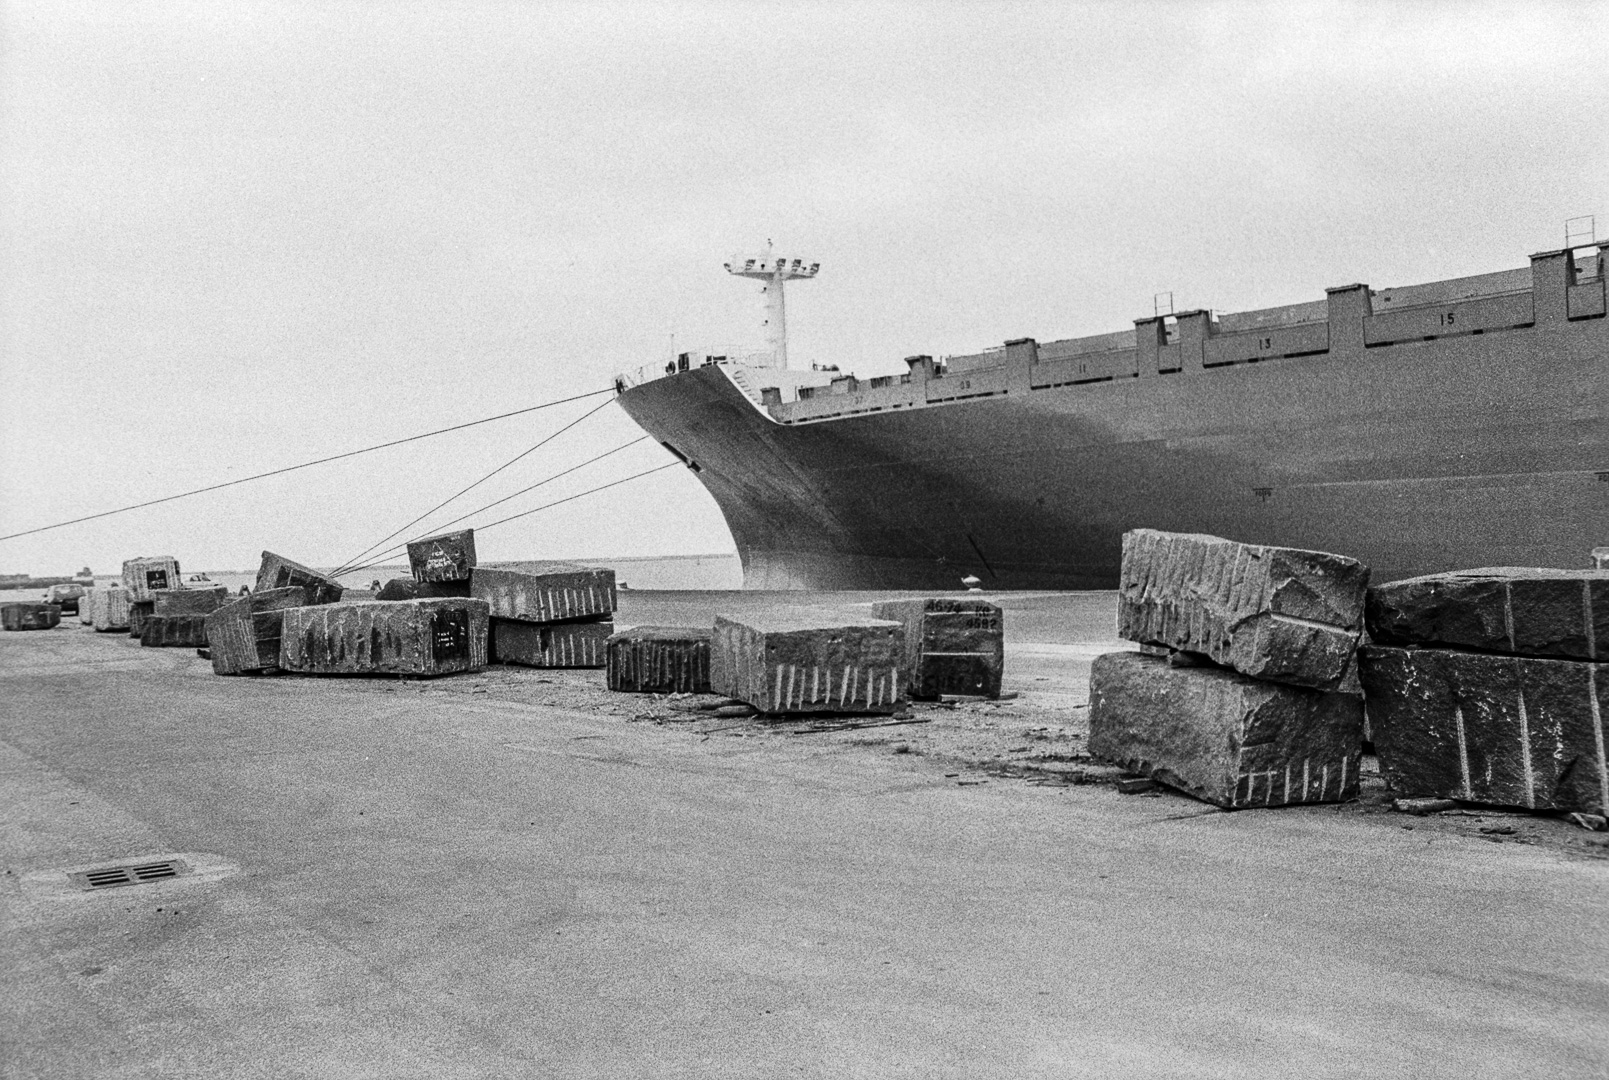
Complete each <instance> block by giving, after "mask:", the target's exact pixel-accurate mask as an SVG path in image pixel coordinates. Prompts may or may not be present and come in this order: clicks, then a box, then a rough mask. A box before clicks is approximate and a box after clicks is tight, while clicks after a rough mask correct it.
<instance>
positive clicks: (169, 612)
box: [149, 588, 229, 618]
mask: <svg viewBox="0 0 1609 1080" xmlns="http://www.w3.org/2000/svg"><path fill="white" fill-rule="evenodd" d="M149 599H150V600H151V601H152V602H153V603H154V604H155V605H156V606H155V608H153V609H152V614H154V615H157V616H160V617H164V618H166V617H169V616H173V615H207V614H210V613H211V612H214V611H217V610H218V609H219V608H220V607H222V606H223V605H224V604H225V603H226V602H227V601H228V599H229V593H228V591H227V590H224V589H221V588H217V589H153V590H152V591H151V595H150V597H149Z"/></svg>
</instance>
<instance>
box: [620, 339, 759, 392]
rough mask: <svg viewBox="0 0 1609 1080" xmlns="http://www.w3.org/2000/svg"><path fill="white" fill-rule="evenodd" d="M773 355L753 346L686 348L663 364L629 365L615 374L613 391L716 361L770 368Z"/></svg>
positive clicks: (712, 363)
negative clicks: (750, 347)
mask: <svg viewBox="0 0 1609 1080" xmlns="http://www.w3.org/2000/svg"><path fill="white" fill-rule="evenodd" d="M772 360H773V354H772V353H771V352H769V351H763V350H762V351H759V352H756V351H754V350H752V349H729V348H720V347H712V348H703V349H688V350H687V351H685V352H679V353H677V354H676V355H675V356H673V357H671V358H670V359H669V360H666V361H664V362H662V363H655V364H643V365H641V366H640V367H635V368H629V369H627V370H625V371H621V372H619V373H617V374H616V375H615V392H616V393H621V392H624V391H626V390H629V389H631V388H632V387H633V386H641V385H642V384H643V383H649V382H653V381H654V380H655V379H664V378H669V377H670V376H672V375H678V374H680V373H681V372H684V371H691V370H693V369H694V368H700V367H710V366H711V365H719V364H738V365H742V366H744V367H770V366H771V363H772Z"/></svg>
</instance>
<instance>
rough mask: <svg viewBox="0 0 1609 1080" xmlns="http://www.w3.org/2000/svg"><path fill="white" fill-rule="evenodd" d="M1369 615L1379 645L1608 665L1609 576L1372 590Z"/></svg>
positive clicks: (1491, 571) (1457, 579) (1425, 583)
mask: <svg viewBox="0 0 1609 1080" xmlns="http://www.w3.org/2000/svg"><path fill="white" fill-rule="evenodd" d="M1365 615H1366V622H1367V625H1368V628H1369V638H1370V639H1371V640H1372V641H1374V642H1375V643H1377V644H1385V645H1439V646H1454V647H1457V648H1467V649H1478V650H1480V651H1482V652H1495V653H1509V654H1513V655H1518V656H1554V657H1561V658H1565V659H1571V660H1597V659H1599V658H1600V657H1603V658H1606V659H1609V570H1545V569H1531V568H1528V567H1516V566H1494V567H1486V568H1484V569H1480V570H1455V571H1452V572H1451V573H1446V574H1429V575H1426V576H1425V577H1416V578H1408V579H1407V580H1405V581H1392V582H1388V583H1387V584H1385V585H1376V586H1375V587H1373V588H1371V589H1370V590H1369V599H1368V604H1367V607H1366V609H1365ZM1599 642H1603V644H1602V645H1601V646H1600V645H1599V644H1598V643H1599ZM1600 650H1602V651H1600Z"/></svg>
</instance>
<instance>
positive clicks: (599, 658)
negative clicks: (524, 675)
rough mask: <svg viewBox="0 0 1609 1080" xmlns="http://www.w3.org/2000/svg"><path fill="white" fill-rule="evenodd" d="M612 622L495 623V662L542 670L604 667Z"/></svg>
mask: <svg viewBox="0 0 1609 1080" xmlns="http://www.w3.org/2000/svg"><path fill="white" fill-rule="evenodd" d="M614 632H615V624H614V623H612V622H570V623H549V624H547V625H540V624H537V623H529V622H520V621H518V620H514V619H493V620H492V642H491V659H492V661H493V662H494V663H498V664H522V665H524V666H525V667H540V668H601V667H603V666H604V661H605V653H606V651H607V643H608V641H609V635H610V634H612V633H614Z"/></svg>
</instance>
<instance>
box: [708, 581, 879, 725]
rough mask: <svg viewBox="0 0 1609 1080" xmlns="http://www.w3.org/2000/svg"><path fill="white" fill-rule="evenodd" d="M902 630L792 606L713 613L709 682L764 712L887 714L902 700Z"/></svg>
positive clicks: (862, 617)
mask: <svg viewBox="0 0 1609 1080" xmlns="http://www.w3.org/2000/svg"><path fill="white" fill-rule="evenodd" d="M904 664H905V628H904V627H903V626H901V625H900V624H899V623H897V622H893V621H892V620H888V619H873V618H868V617H867V616H865V615H860V614H857V613H853V612H844V611H834V610H831V609H820V608H809V607H798V608H785V609H778V610H775V611H770V612H760V613H756V614H751V615H742V616H738V615H718V616H716V618H715V629H714V632H713V633H712V634H711V637H710V687H711V689H713V690H714V691H715V692H716V693H718V694H726V695H727V696H728V697H734V698H737V699H738V700H739V701H746V702H748V703H749V704H750V705H752V706H754V707H755V708H756V709H758V710H759V711H761V712H764V713H891V712H893V711H894V710H895V709H897V708H899V707H900V706H901V705H902V704H904V700H905V679H906V675H907V673H908V672H907V669H906V668H905V667H904Z"/></svg>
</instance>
